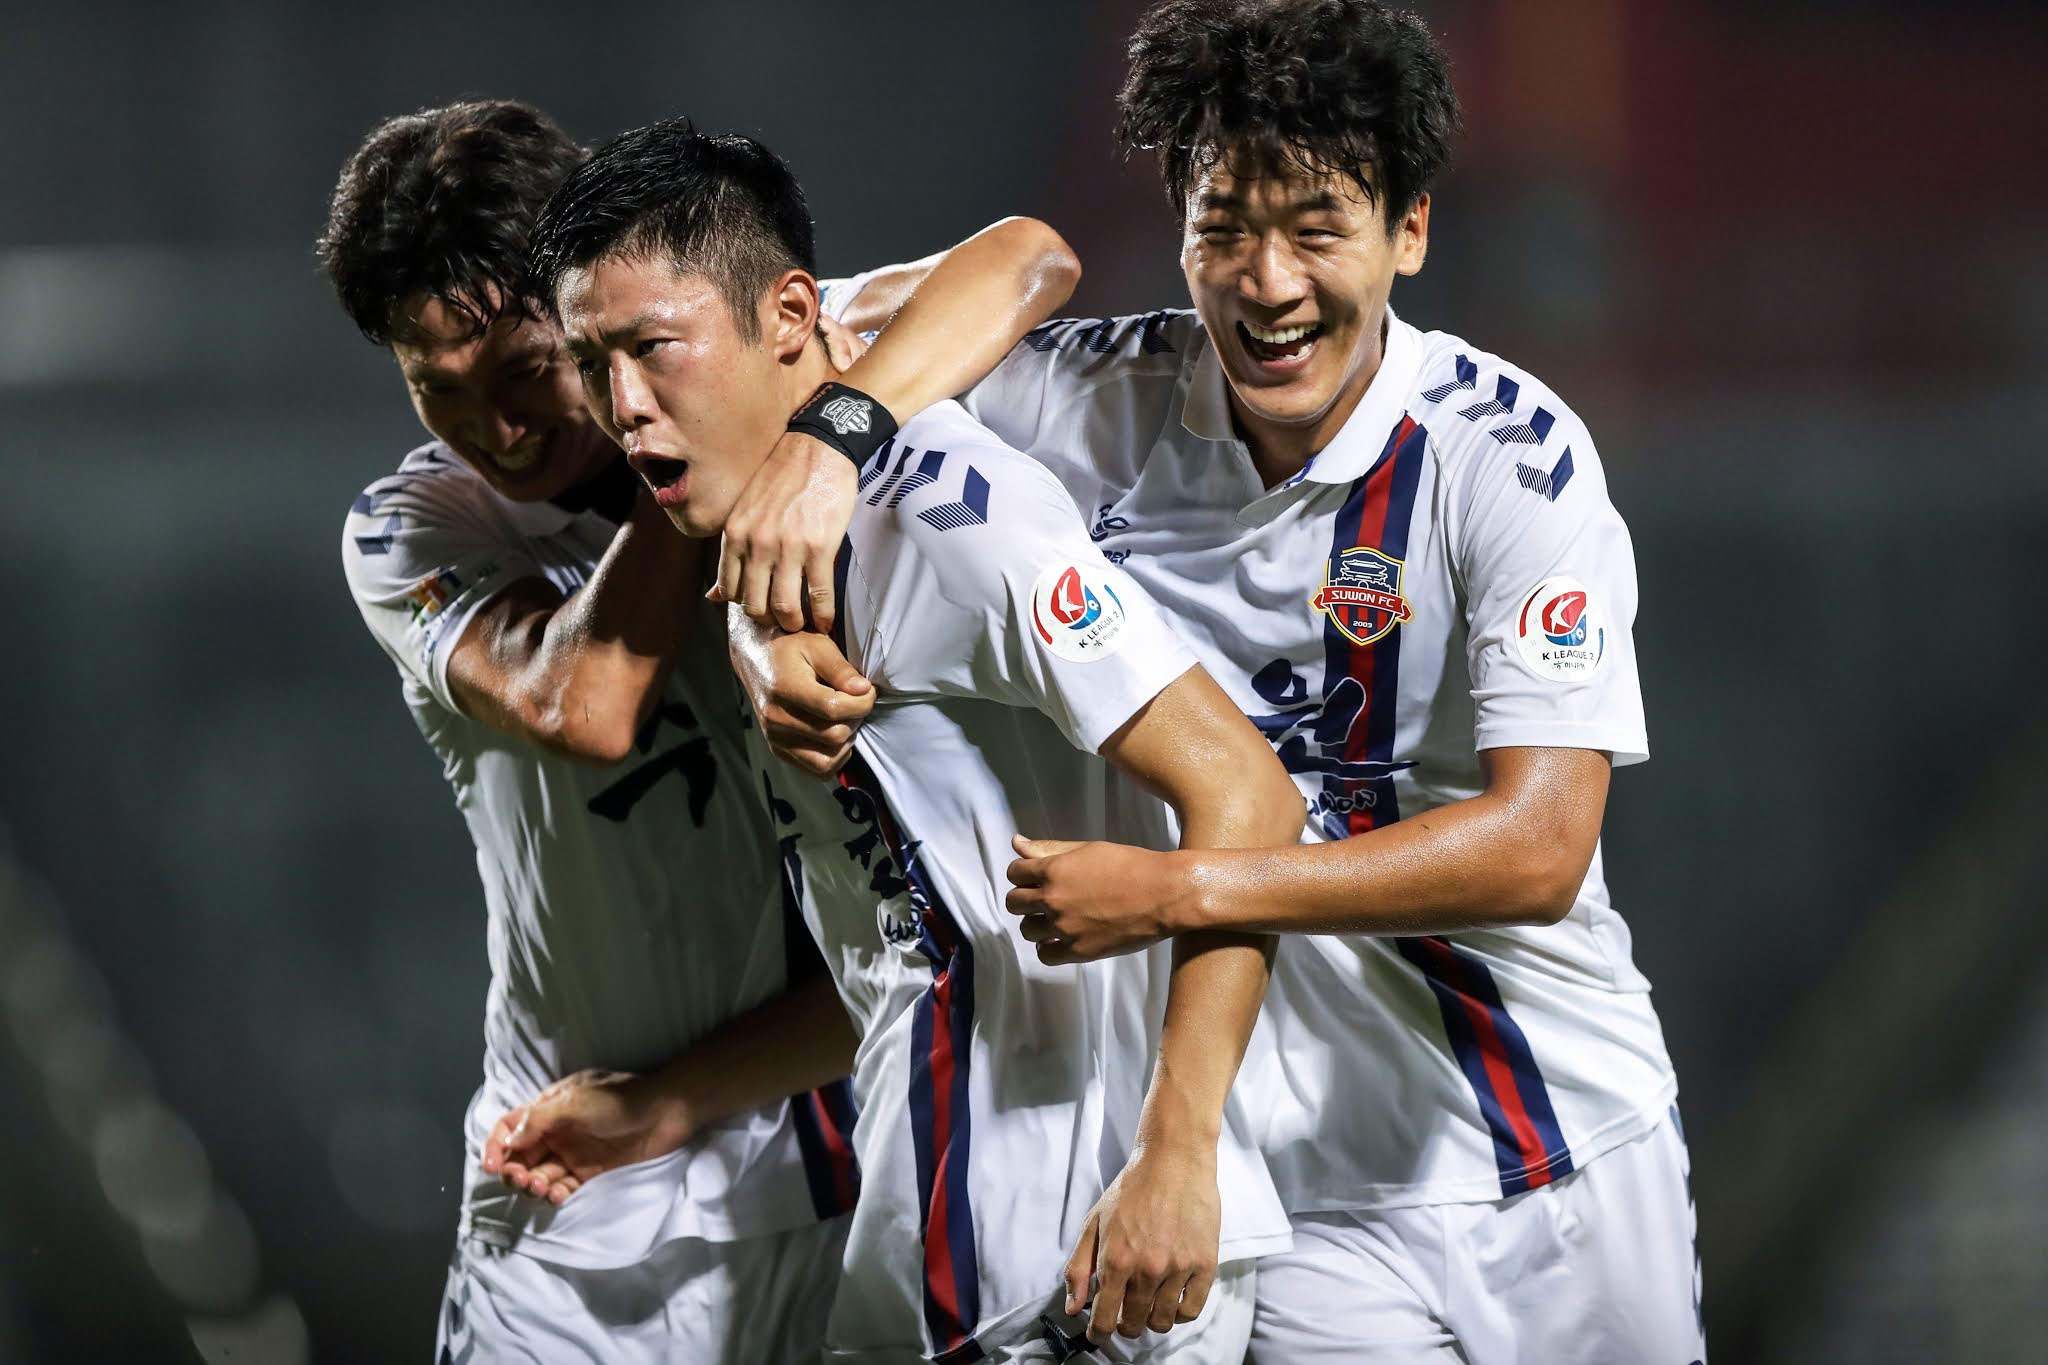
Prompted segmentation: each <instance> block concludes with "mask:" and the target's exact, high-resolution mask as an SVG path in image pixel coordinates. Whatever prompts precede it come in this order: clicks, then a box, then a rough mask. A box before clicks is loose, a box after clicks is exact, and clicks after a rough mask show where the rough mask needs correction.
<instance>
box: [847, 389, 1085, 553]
mask: <svg viewBox="0 0 2048 1365" xmlns="http://www.w3.org/2000/svg"><path fill="white" fill-rule="evenodd" d="M855 497H856V501H855V505H854V518H853V527H852V532H851V534H852V537H853V541H854V546H855V549H856V551H857V552H859V553H860V554H861V555H862V557H863V558H865V559H866V560H868V561H869V563H870V564H888V565H893V566H896V567H899V568H900V567H905V566H907V565H908V564H909V563H910V562H912V561H919V562H922V563H924V564H926V565H929V566H931V567H933V568H936V569H939V570H941V571H943V572H948V573H954V572H957V573H959V574H962V575H965V576H966V577H968V578H975V577H978V576H979V575H981V574H983V573H986V572H989V571H992V570H1000V568H1001V566H1002V564H1003V563H1004V562H1005V561H1006V560H1007V559H1009V558H1011V557H1012V556H1014V555H1015V554H1016V553H1018V552H1020V551H1022V550H1023V549H1024V548H1025V547H1027V546H1028V545H1030V544H1033V543H1035V542H1039V541H1042V540H1043V539H1045V538H1047V537H1053V538H1057V537H1061V536H1064V535H1066V534H1068V533H1069V532H1072V533H1074V534H1078V535H1081V536H1084V537H1085V534H1086V532H1085V528H1082V527H1081V514H1080V511H1079V509H1078V508H1077V507H1076V506H1075V504H1074V500H1073V498H1072V496H1071V495H1070V494H1068V492H1067V490H1066V488H1065V487H1064V486H1063V485H1061V483H1060V481H1059V479H1058V478H1057V477H1056V476H1055V475H1053V473H1052V472H1051V471H1049V470H1048V469H1046V468H1045V466H1043V465H1042V464H1040V463H1039V462H1038V461H1036V460H1034V459H1032V458H1031V457H1030V456H1028V455H1025V454H1023V453H1021V452H1019V451H1018V450H1017V449H1016V448H1015V447H1014V446H1012V445H1010V444H1009V443H1008V442H1006V441H1004V440H1003V439H1002V438H1001V437H999V436H997V435H996V434H995V433H994V432H992V431H990V430H989V429H988V428H987V427H986V426H983V425H982V424H981V423H980V422H979V421H976V420H975V419H974V418H973V417H972V416H970V415H969V414H968V413H967V411H966V410H965V409H964V408H962V407H961V406H960V405H959V404H958V403H956V402H950V401H949V402H945V403H940V404H938V405H936V406H935V407H932V408H930V409H927V410H926V411H925V412H923V413H921V414H919V415H918V416H917V417H916V418H914V419H912V420H911V421H910V422H909V423H907V424H906V425H905V426H904V428H903V429H902V430H901V431H900V432H898V433H897V436H896V439H895V440H894V441H892V442H891V443H890V444H889V445H888V446H886V447H884V448H883V450H882V452H881V454H880V455H879V457H878V458H877V459H876V460H875V462H874V463H873V464H871V465H869V466H868V467H867V469H866V470H864V471H863V473H862V475H861V478H860V483H859V491H858V492H857V493H856V495H855Z"/></svg>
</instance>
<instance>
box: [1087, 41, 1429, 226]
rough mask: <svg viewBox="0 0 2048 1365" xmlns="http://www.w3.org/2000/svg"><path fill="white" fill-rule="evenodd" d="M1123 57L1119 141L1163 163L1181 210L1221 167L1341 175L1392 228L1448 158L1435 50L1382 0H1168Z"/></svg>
mask: <svg viewBox="0 0 2048 1365" xmlns="http://www.w3.org/2000/svg"><path fill="white" fill-rule="evenodd" d="M1127 52H1128V55H1129V57H1130V70H1129V72H1128V74H1127V75H1126V76H1125V78H1124V85H1123V89H1122V91H1121V92H1120V93H1119V94H1118V96H1117V111H1118V115H1119V117H1118V120H1117V137H1118V140H1119V141H1120V142H1121V143H1122V144H1123V147H1124V150H1125V151H1126V152H1127V153H1128V152H1132V151H1152V152H1156V153H1157V154H1158V156H1159V170H1160V174H1161V176H1162V177H1163V178H1164V180H1165V182H1166V197H1167V199H1168V200H1169V202H1171V203H1172V205H1173V207H1174V211H1175V212H1177V213H1180V214H1182V215H1185V214H1186V212H1187V200H1188V193H1189V191H1190V189H1191V188H1192V187H1193V185H1194V182H1195V181H1196V179H1198V178H1199V177H1200V176H1201V175H1202V174H1203V173H1205V172H1206V171H1208V170H1209V169H1210V168H1211V167H1213V166H1214V165H1215V164H1216V163H1217V162H1218V161H1220V160H1224V159H1226V158H1227V159H1228V160H1229V162H1230V163H1231V164H1232V165H1233V166H1234V167H1241V168H1242V169H1243V170H1245V171H1246V172H1248V173H1252V174H1258V173H1274V172H1283V173H1284V172H1287V171H1297V172H1305V173H1307V174H1309V175H1326V174H1329V173H1331V172H1339V173H1343V174H1348V175H1349V176H1350V177H1351V178H1352V180H1353V181H1354V182H1355V183H1356V184H1357V185H1358V186H1359V188H1360V190H1361V191H1362V192H1364V193H1365V194H1366V196H1367V197H1368V198H1369V199H1374V200H1376V201H1377V202H1378V204H1379V207H1380V209H1381V211H1382V212H1383V213H1384V214H1385V217H1386V223H1387V228H1388V230H1389V231H1392V230H1393V228H1394V227H1395V226H1396V225H1398V224H1399V223H1400V221H1401V219H1402V218H1404V217H1405V216H1407V213H1408V210H1409V209H1411V208H1413V207H1414V206H1415V204H1416V201H1418V200H1419V199H1421V197H1422V196H1423V195H1424V194H1426V193H1428V192H1429V187H1430V185H1431V183H1432V182H1433V181H1434V180H1435V179H1436V176H1437V174H1438V173H1439V172H1440V171H1442V170H1443V168H1444V166H1445V165H1446V164H1447V163H1448V162H1449V160H1450V155H1451V139H1452V138H1453V137H1454V136H1455V135H1456V134H1457V131H1458V125H1459V113H1458V97H1457V94H1456V92H1454V91H1453V90H1452V89H1451V79H1450V73H1449V70H1448V66H1449V63H1448V61H1447V59H1446V58H1445V56H1444V51H1443V48H1442V47H1440V46H1439V45H1438V44H1437V41H1436V38H1435V37H1434V36H1433V35H1432V34H1431V33H1430V31H1429V29H1428V28H1427V27H1425V26H1424V24H1423V22H1422V20H1420V19H1418V18H1417V17H1416V16H1415V15H1413V14H1411V13H1409V12H1407V11H1405V10H1397V9H1394V8H1392V7H1390V6H1388V5H1385V4H1382V3H1380V0H1163V2H1162V3H1160V4H1157V5H1154V6H1153V7H1152V8H1151V9H1150V10H1147V11H1146V13H1145V16H1144V17H1143V18H1142V19H1141V20H1139V22H1138V29H1137V32H1136V33H1134V34H1132V35H1131V41H1130V45H1129V47H1128V49H1127Z"/></svg>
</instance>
